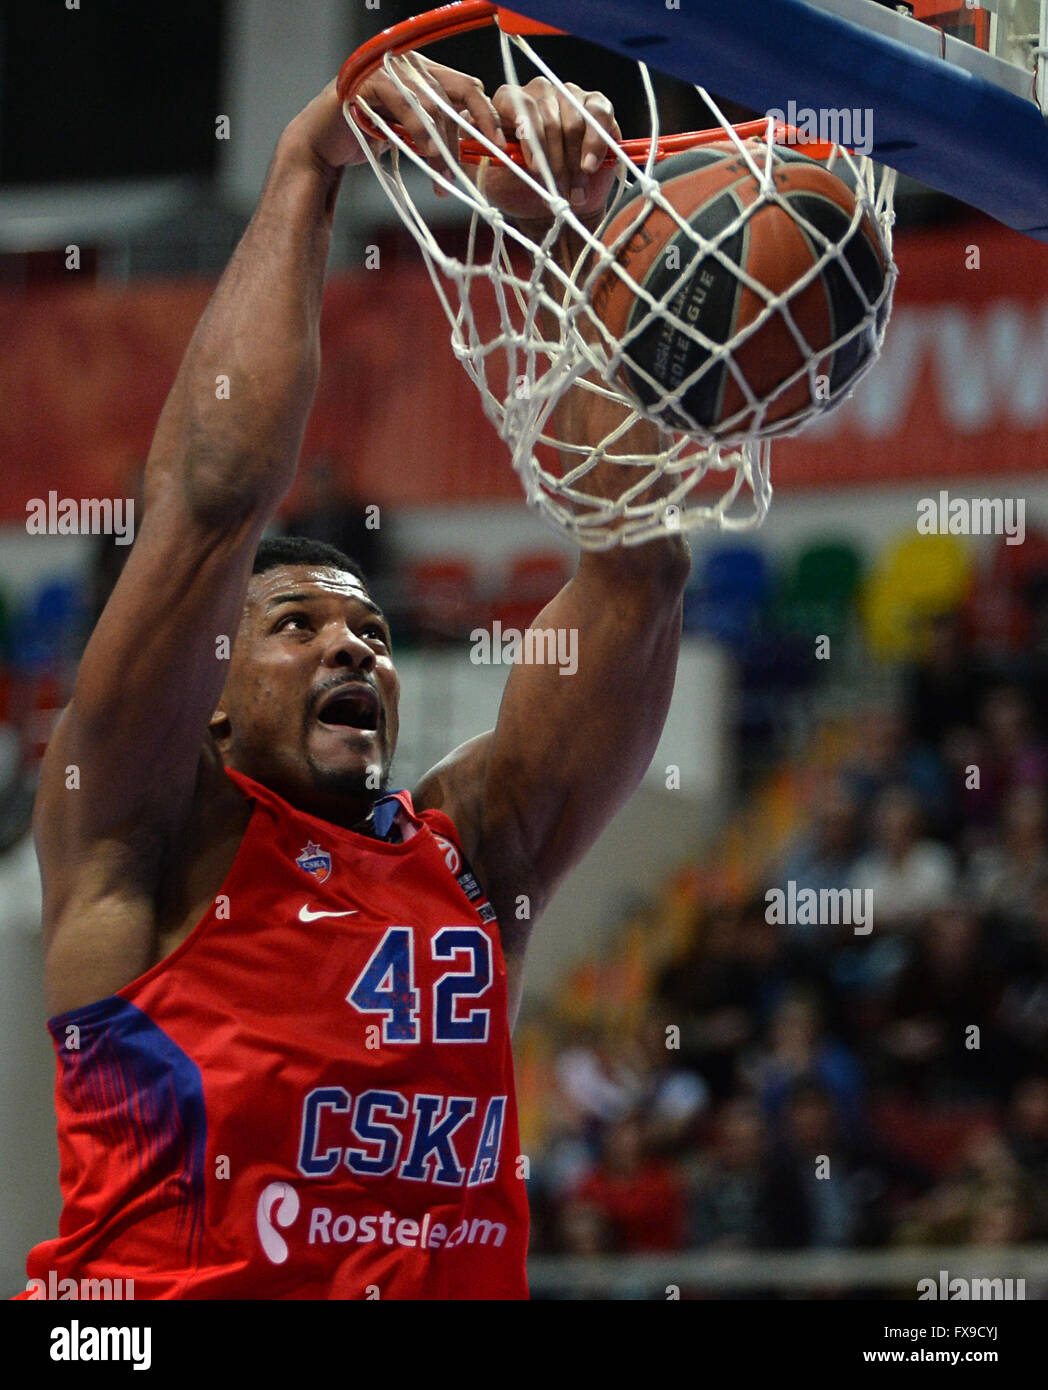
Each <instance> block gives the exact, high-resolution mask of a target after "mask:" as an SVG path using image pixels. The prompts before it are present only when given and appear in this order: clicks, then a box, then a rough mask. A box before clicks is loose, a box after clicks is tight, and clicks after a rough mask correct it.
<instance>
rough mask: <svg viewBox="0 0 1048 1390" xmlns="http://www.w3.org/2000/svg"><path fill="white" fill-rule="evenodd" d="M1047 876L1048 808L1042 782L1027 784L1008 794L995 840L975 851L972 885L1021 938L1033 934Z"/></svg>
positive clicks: (986, 907) (975, 895)
mask: <svg viewBox="0 0 1048 1390" xmlns="http://www.w3.org/2000/svg"><path fill="white" fill-rule="evenodd" d="M1045 879H1048V808H1046V805H1045V795H1044V791H1043V790H1042V788H1041V787H1039V786H1035V785H1032V784H1030V783H1026V784H1023V785H1019V786H1016V787H1013V788H1012V789H1011V791H1009V792H1008V793H1007V795H1006V797H1005V800H1004V805H1003V808H1002V815H1001V825H1000V831H999V835H998V837H997V841H996V843H994V844H989V845H986V846H984V847H983V848H982V849H979V850H976V851H975V852H974V853H973V855H972V860H971V865H970V870H969V876H968V886H969V888H970V891H971V894H972V896H973V898H974V900H975V901H976V902H977V903H978V904H979V906H980V907H981V908H982V909H983V910H984V911H985V912H987V913H990V914H992V915H993V916H994V917H996V918H999V919H1001V920H1002V921H1003V922H1004V923H1005V924H1006V925H1007V926H1008V927H1009V928H1010V930H1011V934H1012V935H1013V936H1015V937H1016V938H1017V939H1022V938H1023V937H1026V938H1029V936H1030V935H1031V934H1032V930H1031V929H1032V924H1033V919H1034V916H1035V901H1036V896H1037V892H1038V889H1039V887H1040V885H1041V883H1042V882H1043V881H1044V880H1045Z"/></svg>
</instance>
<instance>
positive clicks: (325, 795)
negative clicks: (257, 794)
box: [212, 565, 400, 819]
mask: <svg viewBox="0 0 1048 1390" xmlns="http://www.w3.org/2000/svg"><path fill="white" fill-rule="evenodd" d="M399 693H400V682H399V680H398V678H397V673H396V670H395V669H394V666H393V658H392V652H391V647H390V635H389V627H388V625H387V623H386V620H385V618H384V617H383V616H382V614H381V612H380V610H379V609H378V607H377V606H376V605H375V603H374V602H373V601H372V599H371V598H370V597H369V595H368V593H367V591H366V590H365V588H364V587H363V585H362V584H361V583H360V582H359V580H357V579H354V578H353V576H352V575H349V574H346V573H345V572H344V571H342V570H336V569H328V568H326V567H321V566H313V565H281V566H278V567H277V568H275V569H272V570H267V571H266V572H265V573H264V574H259V575H255V576H254V577H253V578H252V580H251V584H250V586H249V589H248V598H247V604H246V607H245V610H244V617H243V621H242V622H241V626H240V630H239V632H238V634H237V640H236V645H235V647H234V649H233V653H232V660H231V664H230V673H229V680H228V681H227V684H226V689H225V692H224V694H223V701H222V707H221V709H220V710H218V711H216V714H215V717H214V719H213V720H212V729H213V731H214V732H215V736H216V738H217V739H218V742H219V746H220V747H221V748H222V752H223V756H224V757H225V760H226V762H227V764H228V765H229V766H231V767H233V768H235V769H237V770H238V771H240V772H244V773H246V774H247V775H248V776H249V777H254V778H255V780H256V781H259V782H262V783H263V784H264V785H266V786H268V787H271V788H272V789H273V790H274V791H276V792H278V793H279V794H280V795H282V796H284V797H285V798H286V799H287V800H289V801H291V802H292V804H294V805H298V806H300V807H302V808H303V809H307V810H313V811H315V812H316V814H318V815H324V816H326V817H327V818H328V819H343V814H342V813H343V812H345V813H347V814H348V815H349V816H350V819H352V818H353V816H354V815H361V814H364V813H365V812H366V809H367V805H368V804H369V803H370V802H371V801H372V800H374V798H375V796H376V795H377V794H378V793H379V792H380V791H382V790H384V789H385V785H386V779H387V777H388V775H389V766H390V763H391V762H392V758H393V750H394V748H395V747H396V740H397V729H398V723H397V702H398V697H399Z"/></svg>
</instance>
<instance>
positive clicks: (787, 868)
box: [768, 776, 861, 948]
mask: <svg viewBox="0 0 1048 1390" xmlns="http://www.w3.org/2000/svg"><path fill="white" fill-rule="evenodd" d="M860 847H861V841H860V833H859V804H858V801H857V799H856V797H855V795H854V793H853V792H852V790H851V789H850V787H849V785H848V783H847V782H846V781H845V780H844V779H843V778H842V777H839V776H831V777H824V778H822V779H820V781H819V782H818V784H817V785H816V788H815V793H814V795H813V797H812V805H811V818H810V822H809V824H808V825H807V826H806V827H805V829H804V830H803V831H802V833H801V835H800V837H799V838H798V839H797V840H795V841H794V843H793V844H792V845H791V846H790V848H789V849H788V850H787V852H786V854H785V855H784V856H783V859H782V862H781V864H780V865H779V866H778V868H777V869H776V870H774V871H773V872H772V873H771V874H770V875H769V876H768V882H769V886H771V885H774V886H778V887H784V885H785V884H787V883H789V882H794V883H796V885H797V891H798V892H800V891H801V890H802V889H805V888H811V889H813V890H814V891H815V892H816V893H818V892H819V891H821V890H822V889H823V888H833V889H839V888H843V887H845V885H847V884H849V883H850V882H851V877H852V868H853V866H854V863H855V860H856V857H857V855H858V853H859V849H860ZM785 932H786V938H787V941H788V942H789V944H790V945H791V946H801V947H808V948H810V947H812V946H814V945H816V944H817V940H818V938H820V937H823V938H824V937H825V931H824V929H821V928H820V926H818V925H808V924H806V923H800V924H789V925H787V926H786V928H785Z"/></svg>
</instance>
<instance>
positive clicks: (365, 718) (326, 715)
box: [316, 685, 379, 733]
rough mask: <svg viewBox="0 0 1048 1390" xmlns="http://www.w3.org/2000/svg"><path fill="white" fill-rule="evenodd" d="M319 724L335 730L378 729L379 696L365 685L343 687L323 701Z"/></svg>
mask: <svg viewBox="0 0 1048 1390" xmlns="http://www.w3.org/2000/svg"><path fill="white" fill-rule="evenodd" d="M316 717H317V722H318V723H319V724H323V725H324V726H325V727H327V728H333V729H363V730H366V731H367V732H369V733H375V732H376V731H377V729H378V719H379V702H378V696H377V695H376V694H375V692H374V691H373V690H372V689H371V688H370V686H364V685H352V686H343V687H341V688H340V689H338V690H333V691H332V692H331V694H330V695H328V696H327V697H326V698H325V699H324V700H322V701H321V704H320V708H319V709H318V710H317V715H316Z"/></svg>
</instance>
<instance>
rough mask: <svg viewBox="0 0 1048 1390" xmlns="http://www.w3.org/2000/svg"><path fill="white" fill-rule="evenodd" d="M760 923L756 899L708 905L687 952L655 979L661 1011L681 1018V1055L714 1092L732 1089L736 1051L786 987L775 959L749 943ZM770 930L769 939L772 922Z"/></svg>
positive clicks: (722, 1095) (753, 1035) (755, 1033)
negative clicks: (742, 904)
mask: <svg viewBox="0 0 1048 1390" xmlns="http://www.w3.org/2000/svg"><path fill="white" fill-rule="evenodd" d="M747 924H750V925H749V926H748V925H747ZM765 925H766V924H765V921H764V904H763V902H762V901H760V902H756V903H753V904H751V905H750V906H749V907H748V908H747V909H746V911H738V910H735V909H731V908H727V907H724V908H718V909H715V910H713V911H711V912H710V913H709V914H708V915H707V916H704V917H703V919H702V921H701V923H700V925H699V928H698V930H697V932H696V938H695V941H694V943H693V945H692V946H691V947H690V948H689V950H688V952H687V953H686V954H685V955H684V956H683V957H682V958H681V959H680V960H679V961H677V962H674V963H673V965H671V966H670V967H669V968H668V969H667V970H666V971H665V972H664V973H663V976H662V978H661V980H660V982H659V986H658V997H659V999H660V1002H661V1003H662V1005H663V1007H664V1008H665V1009H666V1011H667V1013H668V1015H669V1016H670V1017H672V1018H683V1019H685V1020H686V1022H685V1024H684V1025H682V1029H681V1033H682V1038H681V1041H682V1049H681V1051H682V1061H683V1062H685V1063H686V1064H687V1065H688V1066H690V1067H691V1069H692V1070H694V1071H696V1072H697V1073H698V1074H699V1075H700V1076H702V1078H703V1079H704V1080H705V1082H706V1083H707V1085H708V1086H709V1089H710V1094H711V1096H712V1097H713V1099H714V1100H726V1099H728V1098H729V1097H731V1096H732V1095H734V1094H735V1093H736V1089H737V1073H738V1064H739V1059H740V1057H741V1055H742V1052H743V1050H744V1048H746V1047H747V1046H751V1045H753V1044H754V1043H755V1041H756V1039H757V1038H758V1037H759V1035H760V1033H761V1031H762V1029H763V1028H764V1026H765V1023H766V1021H767V1019H768V1018H769V1017H770V1015H771V1011H772V1010H773V1009H774V1007H775V1006H776V1004H777V1003H778V1001H779V999H780V997H781V996H782V994H783V992H784V991H785V988H786V985H785V979H784V976H783V972H782V965H781V962H779V961H778V960H777V959H775V960H769V959H767V957H766V955H765V954H762V952H761V951H760V950H757V949H755V942H754V929H755V928H756V929H757V930H763V929H764V927H765ZM771 930H772V941H773V942H774V941H775V939H776V938H775V935H774V934H775V933H776V932H777V931H778V930H779V929H778V928H772V929H771Z"/></svg>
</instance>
